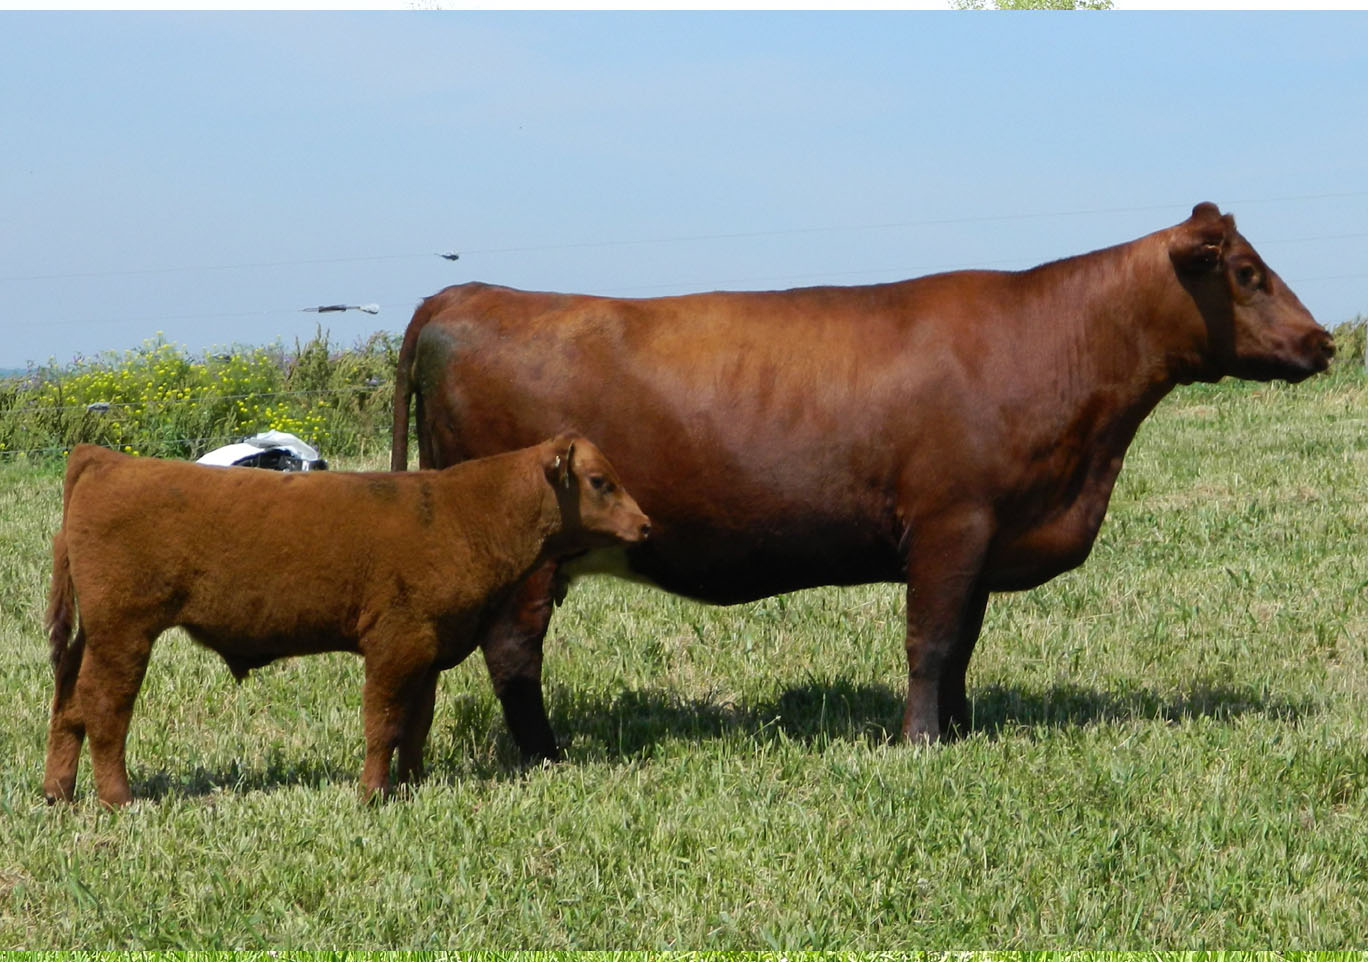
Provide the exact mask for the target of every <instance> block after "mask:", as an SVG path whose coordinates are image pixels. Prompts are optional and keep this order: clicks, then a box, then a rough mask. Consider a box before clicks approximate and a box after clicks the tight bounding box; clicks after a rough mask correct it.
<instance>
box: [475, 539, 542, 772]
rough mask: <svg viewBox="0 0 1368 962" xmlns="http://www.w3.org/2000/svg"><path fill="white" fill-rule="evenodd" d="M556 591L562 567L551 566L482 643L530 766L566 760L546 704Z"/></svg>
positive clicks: (522, 589)
mask: <svg viewBox="0 0 1368 962" xmlns="http://www.w3.org/2000/svg"><path fill="white" fill-rule="evenodd" d="M555 588H556V565H555V563H554V562H548V563H547V564H545V565H543V566H542V567H540V568H538V569H537V570H536V571H534V572H532V574H531V575H529V576H528V578H527V579H526V580H525V581H524V582H523V583H522V584H520V585H519V586H518V587H517V588H515V589H514V591H513V593H512V595H511V596H510V597H509V599H508V601H507V602H505V603H504V606H503V608H502V609H501V610H500V611H499V613H498V615H497V616H496V617H495V618H494V619H493V620H492V622H491V623H490V625H489V627H488V628H487V629H486V631H485V633H484V636H483V637H482V638H481V639H480V648H481V650H482V651H483V652H484V658H485V666H486V667H487V668H488V669H489V680H490V682H491V683H492V684H493V685H494V694H495V695H497V696H498V698H499V702H500V703H501V704H502V705H503V713H504V720H505V721H506V722H507V724H508V730H509V732H510V733H511V734H512V736H513V741H515V742H516V743H517V745H518V749H519V751H521V752H522V755H523V757H524V758H525V759H529V760H536V759H548V760H551V761H556V760H558V759H559V758H560V749H559V748H558V747H557V746H556V736H555V735H554V734H553V733H552V731H551V722H550V720H549V719H548V718H547V717H546V703H545V701H544V700H543V698H542V643H543V639H545V637H546V628H547V626H548V625H549V624H550V623H551V611H552V609H553V608H554V606H555V600H554V599H555Z"/></svg>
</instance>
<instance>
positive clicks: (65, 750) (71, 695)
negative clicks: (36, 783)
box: [43, 626, 85, 803]
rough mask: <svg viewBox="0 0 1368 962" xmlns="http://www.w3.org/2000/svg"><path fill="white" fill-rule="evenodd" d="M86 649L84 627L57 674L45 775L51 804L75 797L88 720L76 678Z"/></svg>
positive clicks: (58, 664)
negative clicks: (77, 693)
mask: <svg viewBox="0 0 1368 962" xmlns="http://www.w3.org/2000/svg"><path fill="white" fill-rule="evenodd" d="M84 650H85V628H84V626H82V627H81V628H78V629H77V631H76V638H75V640H74V641H73V642H72V643H71V644H70V645H69V646H68V647H67V649H66V650H65V651H64V652H62V657H61V660H60V661H58V663H57V671H56V673H55V681H56V685H55V691H54V693H53V696H52V717H51V720H50V721H49V723H48V742H47V762H46V765H45V766H44V774H43V795H44V797H46V798H47V800H48V802H49V803H52V802H58V801H62V802H69V801H71V799H72V798H73V797H74V796H75V794H76V768H77V764H78V763H79V761H80V758H81V743H82V742H84V741H85V721H84V720H83V719H82V717H81V703H80V700H79V699H78V698H77V697H76V677H77V675H78V673H79V672H80V670H81V658H82V653H83V652H84Z"/></svg>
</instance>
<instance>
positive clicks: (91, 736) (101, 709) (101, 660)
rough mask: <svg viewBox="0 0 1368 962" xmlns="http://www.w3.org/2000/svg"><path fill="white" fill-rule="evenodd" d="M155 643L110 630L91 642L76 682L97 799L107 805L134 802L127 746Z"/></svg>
mask: <svg viewBox="0 0 1368 962" xmlns="http://www.w3.org/2000/svg"><path fill="white" fill-rule="evenodd" d="M153 637H155V636H154V635H152V634H144V633H137V632H131V631H122V632H117V633H116V632H113V631H108V630H96V631H92V632H89V633H88V634H87V636H86V644H85V655H84V657H83V658H82V659H81V668H80V671H79V673H78V674H77V676H76V704H77V707H78V710H79V711H80V715H81V720H82V721H83V722H84V723H85V730H86V738H87V739H88V740H89V742H90V769H91V772H92V774H93V775H94V780H95V795H96V797H97V798H99V800H100V801H102V802H104V803H105V804H106V805H126V804H128V803H129V802H130V801H132V800H133V794H132V792H130V791H129V788H128V769H127V767H126V766H125V763H124V746H125V743H126V741H127V738H128V723H129V720H130V719H131V718H132V716H133V704H134V702H136V701H137V700H138V689H139V688H141V687H142V682H143V676H144V675H145V674H146V673H147V660H148V658H149V657H151V654H152V640H153ZM73 774H74V772H73Z"/></svg>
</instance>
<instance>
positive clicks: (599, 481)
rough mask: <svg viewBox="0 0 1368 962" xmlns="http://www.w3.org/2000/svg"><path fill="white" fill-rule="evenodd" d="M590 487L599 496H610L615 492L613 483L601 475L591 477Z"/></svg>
mask: <svg viewBox="0 0 1368 962" xmlns="http://www.w3.org/2000/svg"><path fill="white" fill-rule="evenodd" d="M589 487H591V488H593V489H594V490H595V491H597V492H598V493H599V494H610V493H611V492H612V490H613V482H611V481H609V480H608V479H607V478H605V477H604V476H603V475H601V474H593V475H590V476H589Z"/></svg>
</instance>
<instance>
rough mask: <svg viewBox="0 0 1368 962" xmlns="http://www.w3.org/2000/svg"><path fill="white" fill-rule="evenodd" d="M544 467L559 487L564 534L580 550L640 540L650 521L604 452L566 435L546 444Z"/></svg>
mask: <svg viewBox="0 0 1368 962" xmlns="http://www.w3.org/2000/svg"><path fill="white" fill-rule="evenodd" d="M543 451H544V454H543V466H544V467H545V469H546V477H547V480H548V481H550V482H551V485H552V487H553V488H554V489H555V491H556V500H557V501H558V503H559V504H560V510H561V520H562V524H563V528H562V533H561V538H562V540H563V541H564V542H565V543H566V544H567V545H569V546H573V547H575V548H598V547H606V546H609V545H616V544H636V543H637V542H639V541H644V540H645V539H646V537H647V536H648V535H649V534H650V533H651V521H650V519H649V518H647V517H646V515H645V514H643V513H642V511H641V509H640V508H639V507H637V503H636V501H634V500H633V499H632V496H631V495H630V494H628V493H627V491H626V489H624V488H623V487H622V482H621V481H620V480H618V476H617V472H616V471H614V470H613V466H612V465H611V464H609V463H608V459H607V458H605V457H604V456H603V452H602V451H600V450H599V449H598V448H596V447H595V446H594V445H593V444H592V443H590V442H589V441H587V440H585V439H584V438H582V437H578V436H575V435H569V434H562V435H561V436H559V437H557V438H554V439H553V440H551V441H548V442H546V444H545V445H543Z"/></svg>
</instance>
